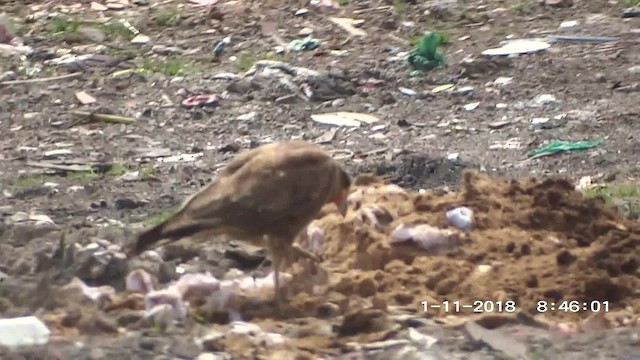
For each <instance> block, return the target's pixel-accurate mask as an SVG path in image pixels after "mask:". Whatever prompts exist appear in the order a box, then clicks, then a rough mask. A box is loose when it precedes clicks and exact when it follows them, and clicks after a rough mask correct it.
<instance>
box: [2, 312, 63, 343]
mask: <svg viewBox="0 0 640 360" xmlns="http://www.w3.org/2000/svg"><path fill="white" fill-rule="evenodd" d="M50 334H51V331H50V330H49V328H47V326H46V325H45V324H44V323H43V322H42V321H40V319H38V318H37V317H35V316H25V317H17V318H11V319H0V345H2V346H6V347H19V346H30V345H45V344H47V343H48V342H49V335H50Z"/></svg>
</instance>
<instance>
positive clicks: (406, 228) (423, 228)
mask: <svg viewBox="0 0 640 360" xmlns="http://www.w3.org/2000/svg"><path fill="white" fill-rule="evenodd" d="M454 234H455V232H454V231H452V230H448V229H440V228H437V227H434V226H431V225H428V224H415V225H405V224H400V225H398V227H396V228H395V230H393V232H392V233H391V240H390V243H391V244H395V243H400V242H406V241H411V242H414V243H416V244H417V245H418V246H420V247H421V248H423V249H424V250H426V251H428V252H430V253H433V254H441V253H444V252H447V251H449V250H451V249H453V248H454V247H455V246H457V241H456V239H455V237H454V236H453V235H454Z"/></svg>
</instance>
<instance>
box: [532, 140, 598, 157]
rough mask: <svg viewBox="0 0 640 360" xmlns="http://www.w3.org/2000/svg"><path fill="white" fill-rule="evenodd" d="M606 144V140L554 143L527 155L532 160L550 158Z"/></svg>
mask: <svg viewBox="0 0 640 360" xmlns="http://www.w3.org/2000/svg"><path fill="white" fill-rule="evenodd" d="M602 144H604V140H598V141H577V142H569V141H554V142H552V143H550V144H548V145H546V146H544V147H542V148H540V149H536V150H531V151H529V152H528V153H527V155H528V156H530V157H532V158H538V157H542V156H549V155H554V154H558V153H561V152H566V151H582V150H588V149H592V148H595V147H598V146H601V145H602Z"/></svg>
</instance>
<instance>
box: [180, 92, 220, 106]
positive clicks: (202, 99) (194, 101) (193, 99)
mask: <svg viewBox="0 0 640 360" xmlns="http://www.w3.org/2000/svg"><path fill="white" fill-rule="evenodd" d="M219 101H220V98H219V97H218V95H215V94H202V95H194V96H189V97H188V98H186V99H184V100H182V107H184V108H187V109H190V108H194V107H199V106H206V107H216V106H218V103H219Z"/></svg>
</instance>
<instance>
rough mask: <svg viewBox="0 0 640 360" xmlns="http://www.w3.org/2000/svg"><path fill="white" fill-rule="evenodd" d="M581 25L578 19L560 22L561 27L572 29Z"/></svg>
mask: <svg viewBox="0 0 640 360" xmlns="http://www.w3.org/2000/svg"><path fill="white" fill-rule="evenodd" d="M578 25H580V23H579V22H577V21H576V20H569V21H563V22H561V23H560V29H572V28H575V27H578Z"/></svg>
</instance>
